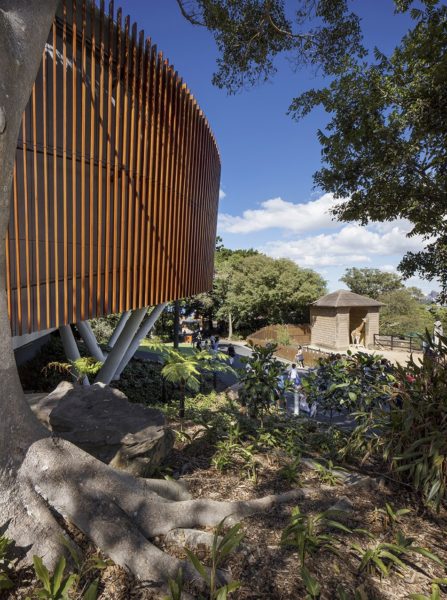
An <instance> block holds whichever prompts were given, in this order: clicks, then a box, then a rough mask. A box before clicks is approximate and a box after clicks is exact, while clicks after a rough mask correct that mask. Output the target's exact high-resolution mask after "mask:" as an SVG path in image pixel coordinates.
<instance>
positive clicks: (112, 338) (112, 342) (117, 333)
mask: <svg viewBox="0 0 447 600" xmlns="http://www.w3.org/2000/svg"><path fill="white" fill-rule="evenodd" d="M131 313H132V311H131V310H126V312H123V313H121V317H120V319H119V321H118V323H117V326H116V327H115V330H114V332H113V333H112V335H111V336H110V340H109V341H108V343H107V349H108V350H109V351H110V350H111V349H112V348H113V346H114V345H115V344H116V340H117V339H118V338H119V336H120V334H121V332H122V330H123V328H124V325H125V324H126V322H127V319H128V318H129V317H130V315H131Z"/></svg>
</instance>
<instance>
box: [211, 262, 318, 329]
mask: <svg viewBox="0 0 447 600" xmlns="http://www.w3.org/2000/svg"><path fill="white" fill-rule="evenodd" d="M216 285H217V286H218V287H219V288H220V290H221V291H222V296H221V299H222V300H221V305H220V308H219V310H218V312H217V315H218V317H219V318H220V319H222V320H223V321H226V322H228V320H229V318H230V317H231V320H232V321H233V322H234V325H235V326H236V328H238V329H239V330H241V331H244V332H247V331H254V330H256V329H259V327H262V326H264V325H267V324H276V323H303V322H308V307H309V304H310V303H311V302H313V301H314V300H316V299H317V298H318V297H319V296H322V295H323V294H324V293H325V291H326V287H325V281H324V280H323V279H322V277H321V276H320V275H318V273H316V272H315V271H312V270H311V269H302V268H300V267H298V265H296V264H295V263H294V262H293V261H291V260H287V259H274V258H270V257H268V256H265V255H264V254H257V255H252V256H245V257H242V256H237V255H233V256H232V257H231V258H230V259H229V260H227V261H225V262H224V263H223V264H222V265H221V267H220V269H219V268H218V269H217V272H216Z"/></svg>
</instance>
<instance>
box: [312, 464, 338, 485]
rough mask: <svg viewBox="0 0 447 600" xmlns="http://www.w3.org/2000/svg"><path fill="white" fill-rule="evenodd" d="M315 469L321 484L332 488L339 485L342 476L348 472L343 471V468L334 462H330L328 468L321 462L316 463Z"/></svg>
mask: <svg viewBox="0 0 447 600" xmlns="http://www.w3.org/2000/svg"><path fill="white" fill-rule="evenodd" d="M314 468H315V471H316V472H317V475H318V478H319V480H320V481H321V483H323V484H325V485H331V486H333V485H338V484H339V483H340V480H341V477H340V474H341V473H345V472H346V469H343V467H337V466H335V465H334V463H333V462H332V460H328V463H327V467H326V466H325V465H323V464H321V463H319V462H315V463H314Z"/></svg>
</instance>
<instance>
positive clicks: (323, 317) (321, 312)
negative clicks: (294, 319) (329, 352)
mask: <svg viewBox="0 0 447 600" xmlns="http://www.w3.org/2000/svg"><path fill="white" fill-rule="evenodd" d="M310 324H311V326H312V332H311V344H313V345H315V346H325V347H326V348H334V349H335V348H336V347H337V346H336V338H337V312H336V309H335V308H322V307H317V306H312V307H311V308H310Z"/></svg>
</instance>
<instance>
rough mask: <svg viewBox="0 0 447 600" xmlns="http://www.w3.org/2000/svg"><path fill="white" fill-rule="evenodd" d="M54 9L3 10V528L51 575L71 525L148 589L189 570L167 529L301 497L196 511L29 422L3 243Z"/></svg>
mask: <svg viewBox="0 0 447 600" xmlns="http://www.w3.org/2000/svg"><path fill="white" fill-rule="evenodd" d="M57 4H58V2H57V0H39V2H36V1H35V0H0V357H1V360H0V381H1V392H0V414H1V419H0V525H4V524H5V523H6V524H7V530H6V534H7V536H9V537H11V538H13V539H14V540H15V542H16V544H17V546H19V547H21V548H22V549H25V551H26V556H27V557H28V558H30V557H31V556H32V555H33V554H37V555H40V556H42V557H43V559H44V562H45V563H46V564H47V565H48V566H49V568H52V567H54V565H55V562H56V560H57V558H58V556H59V554H60V553H62V552H63V551H64V547H63V546H62V544H61V534H62V533H63V531H62V529H61V526H60V525H59V524H58V522H57V521H56V519H55V517H54V516H53V514H54V513H55V512H56V513H58V514H59V515H60V516H63V517H64V518H65V519H68V520H69V521H71V522H72V523H74V524H75V525H76V526H77V527H78V528H79V529H80V530H81V531H83V532H84V533H85V534H86V535H88V536H89V537H90V538H91V539H92V541H93V542H94V543H95V544H96V545H97V546H98V547H99V548H100V549H102V550H103V551H104V552H105V553H106V554H107V555H108V556H110V557H111V558H112V559H113V560H114V561H115V562H116V563H117V564H119V565H122V566H125V567H127V568H129V569H130V570H131V571H132V572H133V573H134V574H135V575H136V576H138V577H140V578H141V579H144V580H150V581H153V582H163V581H166V579H167V578H168V577H175V576H176V574H177V572H178V569H179V567H182V568H183V571H184V573H185V576H186V577H187V578H189V579H191V578H195V577H196V573H195V572H194V570H193V569H192V567H191V566H190V565H189V564H184V563H183V562H182V561H179V560H178V559H176V558H173V557H171V556H168V555H167V554H165V553H164V552H162V551H161V550H159V549H158V548H156V546H154V545H153V544H151V543H150V541H149V540H150V539H151V538H153V537H155V536H157V535H159V534H163V533H167V532H168V531H170V530H171V529H176V528H178V527H181V528H190V527H196V526H212V525H216V524H217V523H218V522H219V521H220V520H221V519H223V518H224V517H226V516H229V515H232V519H233V520H235V519H241V518H243V517H244V516H246V515H249V514H252V513H253V512H257V511H260V510H265V509H267V508H269V507H270V506H271V505H272V504H273V503H274V502H278V501H290V500H293V499H294V498H299V497H302V496H303V494H304V492H303V491H302V490H296V491H294V492H292V493H289V494H286V495H282V496H279V497H267V498H263V499H259V500H253V501H251V502H212V501H205V500H197V501H193V500H191V499H190V497H189V495H188V494H187V493H186V492H185V490H184V489H183V488H182V486H181V485H179V484H178V483H175V482H168V481H162V480H145V479H135V478H134V477H132V476H130V475H127V474H125V473H122V472H118V471H115V470H114V469H112V468H110V467H107V466H106V465H104V464H103V463H101V462H99V461H98V460H96V459H95V458H93V457H91V456H90V455H88V454H86V453H85V452H83V451H82V450H80V449H79V448H77V447H75V446H73V445H72V444H70V443H68V442H66V441H64V440H61V439H59V438H56V437H50V434H49V432H48V431H47V430H46V429H45V428H44V427H43V426H42V425H40V423H39V422H38V421H37V420H36V419H35V417H34V415H33V414H32V412H31V410H30V409H29V407H28V404H27V403H26V401H25V398H24V395H23V392H22V388H21V385H20V381H19V377H18V373H17V368H16V364H15V358H14V353H13V349H12V342H11V330H10V324H9V319H8V311H7V298H6V292H5V287H6V285H5V237H6V231H7V227H8V222H9V211H10V207H9V200H10V194H11V183H12V177H13V167H14V159H15V154H16V145H17V136H18V130H19V125H20V120H21V116H22V113H23V111H24V109H25V106H26V104H27V102H28V99H29V96H30V93H31V90H32V86H33V83H34V80H35V77H36V74H37V71H38V68H39V64H40V60H41V55H42V51H43V48H44V44H45V42H46V40H47V36H48V32H49V30H50V26H51V22H52V19H53V17H54V14H55V11H56V8H57Z"/></svg>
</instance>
